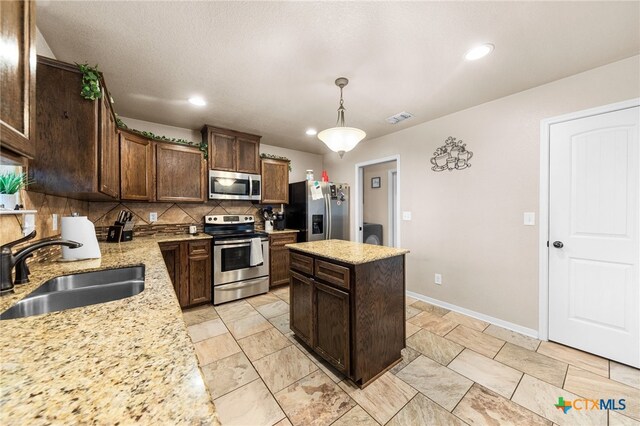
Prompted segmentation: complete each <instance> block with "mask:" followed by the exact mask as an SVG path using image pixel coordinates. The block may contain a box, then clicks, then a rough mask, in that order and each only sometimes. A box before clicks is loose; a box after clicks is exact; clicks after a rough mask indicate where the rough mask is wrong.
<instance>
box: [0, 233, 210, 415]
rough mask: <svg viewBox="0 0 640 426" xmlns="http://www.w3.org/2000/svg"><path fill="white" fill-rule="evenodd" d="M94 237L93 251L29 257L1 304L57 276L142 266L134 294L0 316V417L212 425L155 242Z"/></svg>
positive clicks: (207, 398) (3, 306)
mask: <svg viewBox="0 0 640 426" xmlns="http://www.w3.org/2000/svg"><path fill="white" fill-rule="evenodd" d="M200 238H207V239H208V238H211V237H210V236H208V235H206V234H202V235H200V236H197V237H190V236H188V235H175V236H165V237H155V238H154V237H145V238H136V239H134V240H133V241H130V242H125V243H119V244H117V243H116V244H107V243H101V244H100V249H101V251H102V258H101V259H96V260H85V261H78V262H56V261H54V262H48V263H42V264H38V263H36V264H33V265H31V272H32V273H31V283H29V284H25V285H21V286H17V287H16V292H15V293H14V294H11V295H8V296H3V297H1V298H0V312H2V311H4V310H6V309H7V308H9V307H10V306H12V305H13V304H14V303H16V302H18V301H19V300H20V299H22V298H24V297H25V296H26V295H28V294H29V293H31V292H32V291H33V290H34V289H35V288H37V287H38V286H39V285H40V284H42V283H43V282H45V281H46V280H48V279H50V278H52V277H56V276H59V275H65V274H72V273H77V272H86V271H92V270H100V269H107V268H119V267H124V266H132V265H140V264H144V265H145V288H144V291H142V293H140V294H138V295H136V296H133V297H129V298H126V299H121V300H117V301H113V302H108V303H102V304H98V305H91V306H85V307H81V308H76V309H69V310H65V311H60V312H53V313H50V314H45V315H37V316H31V317H27V318H21V319H12V320H4V321H0V326H1V327H2V332H1V333H0V359H1V363H2V364H1V369H2V370H1V371H0V390H1V392H2V397H1V399H0V424H4V425H13V424H29V425H37V424H84V423H90V424H118V423H119V424H134V423H136V424H172V425H177V424H198V425H218V424H219V421H218V418H217V414H216V411H215V407H214V405H213V403H212V402H211V399H210V396H209V393H208V392H207V389H206V387H205V384H204V381H203V379H202V375H201V373H200V370H199V368H198V361H197V359H196V355H195V351H194V347H193V344H192V342H191V340H190V338H189V335H188V334H187V328H186V325H185V323H184V320H183V317H182V311H181V310H180V306H179V304H178V300H177V298H176V295H175V293H174V290H173V285H172V284H171V280H170V278H169V275H168V273H167V269H166V267H165V263H164V261H163V258H162V255H161V253H160V248H159V247H158V243H159V242H167V241H172V240H179V241H184V240H191V239H200Z"/></svg>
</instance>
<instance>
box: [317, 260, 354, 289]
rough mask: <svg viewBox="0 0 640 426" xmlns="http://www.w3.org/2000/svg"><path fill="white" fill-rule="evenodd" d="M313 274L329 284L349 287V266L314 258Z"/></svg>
mask: <svg viewBox="0 0 640 426" xmlns="http://www.w3.org/2000/svg"><path fill="white" fill-rule="evenodd" d="M315 276H316V278H318V279H321V280H323V281H325V282H328V283H330V284H334V285H337V286H340V287H344V288H347V289H348V288H349V268H345V267H344V266H340V265H334V264H333V263H329V262H325V261H323V260H316V271H315Z"/></svg>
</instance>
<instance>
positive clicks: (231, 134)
mask: <svg viewBox="0 0 640 426" xmlns="http://www.w3.org/2000/svg"><path fill="white" fill-rule="evenodd" d="M260 138H261V136H258V135H252V134H249V133H242V132H237V131H235V130H229V129H221V128H219V127H214V126H209V125H206V126H204V127H203V128H202V141H203V142H206V143H207V144H208V145H209V169H211V170H225V171H229V172H241V173H251V174H260Z"/></svg>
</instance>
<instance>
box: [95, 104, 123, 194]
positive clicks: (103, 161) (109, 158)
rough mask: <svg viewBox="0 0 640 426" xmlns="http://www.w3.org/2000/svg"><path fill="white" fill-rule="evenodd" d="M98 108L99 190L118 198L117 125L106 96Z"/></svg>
mask: <svg viewBox="0 0 640 426" xmlns="http://www.w3.org/2000/svg"><path fill="white" fill-rule="evenodd" d="M101 101H102V105H101V108H100V138H99V142H100V153H99V156H98V157H99V161H100V167H99V170H100V173H99V178H100V192H102V193H103V194H107V195H110V196H112V197H113V198H118V197H119V196H120V166H119V164H120V144H119V141H118V127H117V125H116V120H115V119H114V115H113V113H112V111H111V102H110V98H109V97H108V96H103V97H102V99H101Z"/></svg>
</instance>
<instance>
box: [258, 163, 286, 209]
mask: <svg viewBox="0 0 640 426" xmlns="http://www.w3.org/2000/svg"><path fill="white" fill-rule="evenodd" d="M262 202H263V203H273V204H282V203H284V204H289V162H288V161H284V160H272V159H263V160H262Z"/></svg>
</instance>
